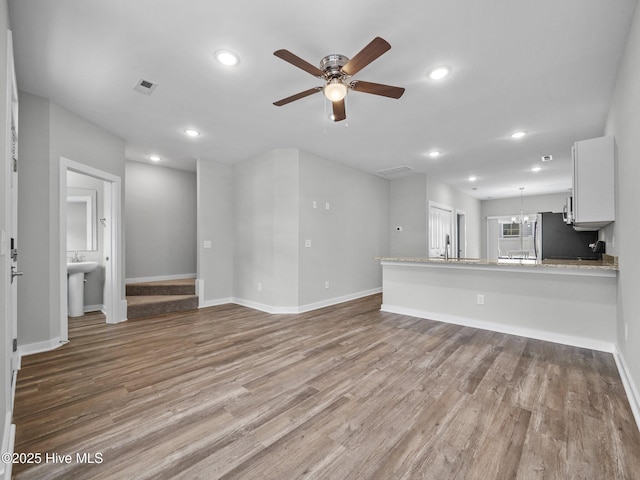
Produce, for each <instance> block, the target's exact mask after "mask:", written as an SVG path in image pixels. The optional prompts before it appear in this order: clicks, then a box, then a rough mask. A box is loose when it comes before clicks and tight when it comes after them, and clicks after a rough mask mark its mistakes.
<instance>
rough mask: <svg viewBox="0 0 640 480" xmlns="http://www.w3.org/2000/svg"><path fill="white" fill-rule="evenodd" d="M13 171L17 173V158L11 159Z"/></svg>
mask: <svg viewBox="0 0 640 480" xmlns="http://www.w3.org/2000/svg"><path fill="white" fill-rule="evenodd" d="M13 173H18V159H17V158H14V159H13Z"/></svg>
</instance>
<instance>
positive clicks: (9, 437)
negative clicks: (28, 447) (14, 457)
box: [0, 410, 16, 480]
mask: <svg viewBox="0 0 640 480" xmlns="http://www.w3.org/2000/svg"><path fill="white" fill-rule="evenodd" d="M12 417H13V414H12V411H11V410H10V411H8V412H7V413H6V415H5V418H4V431H3V432H2V452H1V453H3V454H5V453H13V449H14V447H15V441H16V426H15V425H14V424H13V423H11V420H12ZM12 467H13V465H12V463H11V462H9V463H4V462H0V478H1V479H2V480H11V472H12Z"/></svg>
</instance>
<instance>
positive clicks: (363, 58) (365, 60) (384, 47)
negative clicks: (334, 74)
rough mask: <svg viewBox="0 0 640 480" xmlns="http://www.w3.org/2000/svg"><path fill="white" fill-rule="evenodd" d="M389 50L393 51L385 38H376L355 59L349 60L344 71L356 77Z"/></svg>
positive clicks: (343, 68)
mask: <svg viewBox="0 0 640 480" xmlns="http://www.w3.org/2000/svg"><path fill="white" fill-rule="evenodd" d="M389 49H391V45H389V42H387V41H386V40H385V39H383V38H380V37H376V38H374V39H373V40H372V41H371V42H370V43H369V45H367V46H366V47H364V48H363V49H362V50H360V52H358V53H357V54H356V56H355V57H353V58H352V59H351V60H349V61H348V62H347V64H346V65H345V66H344V67H342V71H343V72H344V73H346V74H347V75H355V74H356V73H358V72H359V71H360V70H362V69H363V68H364V67H366V66H367V65H369V64H370V63H371V62H373V61H374V60H375V59H376V58H378V57H379V56H380V55H382V54H383V53H385V52H386V51H388V50H389Z"/></svg>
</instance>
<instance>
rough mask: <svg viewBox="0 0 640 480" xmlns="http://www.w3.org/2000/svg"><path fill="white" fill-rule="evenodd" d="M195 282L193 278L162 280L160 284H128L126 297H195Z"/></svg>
mask: <svg viewBox="0 0 640 480" xmlns="http://www.w3.org/2000/svg"><path fill="white" fill-rule="evenodd" d="M195 294H196V281H195V279H193V278H184V279H178V280H163V281H160V282H142V283H128V284H127V296H128V297H129V296H137V295H145V296H149V295H195Z"/></svg>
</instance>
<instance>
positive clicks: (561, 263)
mask: <svg viewBox="0 0 640 480" xmlns="http://www.w3.org/2000/svg"><path fill="white" fill-rule="evenodd" d="M376 260H380V261H381V262H399V263H432V264H439V265H481V266H496V267H522V268H541V267H549V268H566V269H581V270H613V271H618V270H619V267H618V257H613V256H611V255H607V256H605V258H604V259H603V260H601V261H598V260H543V261H542V262H536V263H524V262H518V261H517V260H511V261H508V262H498V261H496V260H488V259H483V258H452V259H449V260H445V259H444V258H435V257H376Z"/></svg>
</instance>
